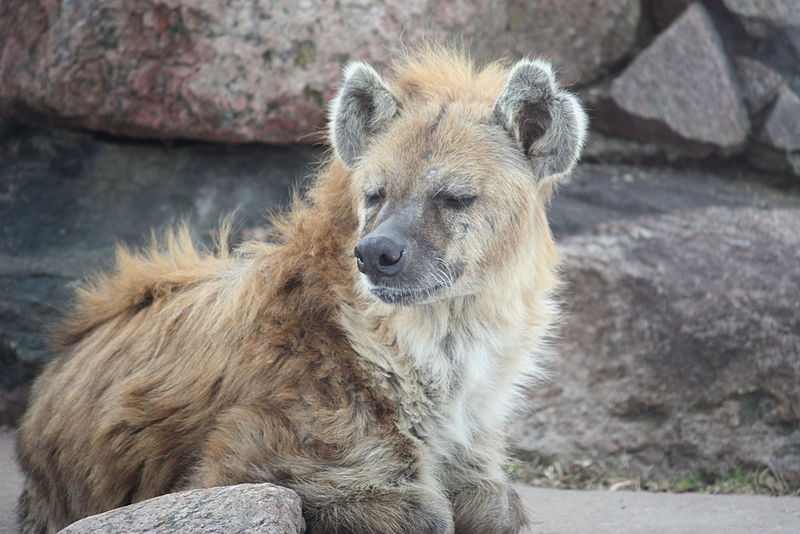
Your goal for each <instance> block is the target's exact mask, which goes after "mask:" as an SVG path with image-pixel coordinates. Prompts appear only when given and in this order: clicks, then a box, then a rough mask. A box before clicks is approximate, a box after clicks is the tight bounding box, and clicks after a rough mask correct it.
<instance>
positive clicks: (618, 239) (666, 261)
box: [513, 207, 800, 486]
mask: <svg viewBox="0 0 800 534" xmlns="http://www.w3.org/2000/svg"><path fill="white" fill-rule="evenodd" d="M797 228H800V209H796V208H795V209H772V210H759V209H755V208H742V207H713V208H705V209H700V210H696V211H692V212H683V213H680V212H678V213H674V214H666V215H661V216H658V217H649V218H642V219H638V220H636V221H620V222H614V223H609V224H604V225H600V226H599V227H598V228H597V229H596V231H594V232H592V233H591V234H587V235H581V236H575V237H570V238H568V239H565V240H563V241H562V247H563V249H564V252H565V253H566V257H567V274H568V279H569V285H568V287H569V289H568V291H567V293H566V295H565V297H564V298H565V300H566V302H567V305H568V310H569V312H568V315H567V317H568V321H567V324H566V327H565V328H564V330H563V332H562V344H561V346H560V355H561V356H560V358H559V359H558V360H556V362H555V363H554V364H553V379H552V383H551V385H550V386H549V387H547V388H545V389H544V390H543V391H541V392H540V393H539V394H538V395H537V396H536V397H535V398H534V399H533V400H534V405H535V410H534V411H533V412H532V413H530V414H528V415H527V416H526V417H523V418H521V419H520V420H519V421H518V422H517V423H516V424H515V425H514V429H513V434H514V437H515V439H516V443H517V447H518V448H519V450H520V451H522V452H523V454H525V455H529V456H532V457H541V456H544V457H547V458H555V459H559V460H570V459H574V458H580V457H586V458H594V459H599V460H601V461H606V462H608V463H610V464H612V465H616V466H619V467H623V468H628V467H629V468H631V469H632V470H634V471H638V472H641V473H645V474H651V475H656V476H664V475H668V474H672V475H673V476H674V474H675V473H680V472H688V471H694V472H697V471H700V472H703V471H706V472H709V471H716V472H720V471H726V470H729V469H733V468H735V467H744V466H756V465H769V466H772V467H773V468H774V469H776V470H777V471H778V472H780V473H781V474H782V475H783V476H784V477H786V478H787V480H789V481H790V483H791V484H793V485H795V486H796V485H797V484H800V447H798V443H800V358H798V354H800V330H798V327H797V326H798V324H800V235H798V233H797Z"/></svg>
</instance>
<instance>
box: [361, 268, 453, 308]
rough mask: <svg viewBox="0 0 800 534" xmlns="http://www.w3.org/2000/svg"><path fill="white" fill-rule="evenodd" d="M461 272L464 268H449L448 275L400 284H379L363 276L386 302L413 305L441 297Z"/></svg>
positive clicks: (375, 292) (372, 291)
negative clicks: (412, 283)
mask: <svg viewBox="0 0 800 534" xmlns="http://www.w3.org/2000/svg"><path fill="white" fill-rule="evenodd" d="M461 272H462V269H460V268H456V269H447V274H446V275H444V274H442V276H437V277H436V278H435V279H433V280H431V279H429V280H424V281H422V282H421V283H417V284H414V285H411V284H407V283H406V284H402V285H399V286H393V285H378V284H376V283H374V282H372V281H371V280H370V278H369V276H367V275H363V276H362V278H363V280H364V282H365V285H366V287H367V289H369V292H370V293H372V294H373V295H374V296H376V297H377V298H378V299H379V300H380V301H381V302H383V303H384V304H394V305H399V306H413V305H415V304H422V303H425V302H430V301H432V300H436V299H438V298H441V297H442V293H443V292H445V291H446V290H447V289H449V288H451V287H452V286H453V284H455V283H456V280H458V279H459V277H460V276H461ZM425 282H429V283H425Z"/></svg>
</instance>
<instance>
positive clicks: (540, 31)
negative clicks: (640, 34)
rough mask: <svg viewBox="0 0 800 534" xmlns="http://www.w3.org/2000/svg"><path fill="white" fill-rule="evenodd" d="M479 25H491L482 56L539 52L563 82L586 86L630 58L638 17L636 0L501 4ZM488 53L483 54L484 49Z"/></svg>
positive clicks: (549, 0)
mask: <svg viewBox="0 0 800 534" xmlns="http://www.w3.org/2000/svg"><path fill="white" fill-rule="evenodd" d="M501 4H505V6H499V9H497V10H496V11H492V13H491V15H490V16H489V17H487V18H486V19H485V20H484V21H483V22H482V23H483V24H484V25H486V26H488V27H489V28H491V32H492V34H493V35H492V36H491V37H488V38H487V39H486V43H487V46H485V47H484V50H485V52H484V53H483V54H482V55H483V56H488V57H497V56H499V55H502V54H506V53H507V51H513V55H514V56H515V57H519V56H526V55H527V56H544V57H547V58H550V59H551V60H552V61H553V62H554V64H555V65H556V66H557V68H558V77H559V80H561V82H562V83H565V84H568V85H571V84H578V85H586V84H587V83H588V82H591V81H592V80H593V79H595V78H597V77H598V76H600V75H602V74H605V73H606V72H607V71H608V69H609V68H610V67H611V66H613V65H615V64H617V63H618V62H619V61H621V60H624V59H625V58H627V57H628V56H630V55H631V54H632V53H633V51H634V49H635V46H636V32H637V29H638V27H639V22H640V19H641V11H642V9H641V2H640V0H567V1H564V0H539V1H537V2H525V1H519V0H511V1H508V2H501ZM487 52H488V53H487Z"/></svg>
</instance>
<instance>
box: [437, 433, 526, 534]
mask: <svg viewBox="0 0 800 534" xmlns="http://www.w3.org/2000/svg"><path fill="white" fill-rule="evenodd" d="M482 436H483V439H482V442H481V443H480V444H479V445H478V444H473V447H472V448H471V449H470V450H466V449H462V450H460V451H459V452H458V453H457V454H456V455H455V456H453V457H451V458H450V460H449V461H448V462H447V463H446V464H445V467H444V469H443V472H444V473H445V479H444V483H445V485H446V487H447V491H448V494H449V496H450V501H451V503H452V506H453V519H454V521H455V532H456V534H515V533H518V532H522V530H523V529H524V528H525V526H526V525H527V524H528V520H527V517H526V514H525V510H524V508H523V507H522V503H521V502H520V499H519V496H518V495H517V492H516V491H514V489H513V488H512V487H511V485H510V484H509V482H508V477H507V476H506V474H505V473H504V471H503V468H502V466H503V464H504V463H505V462H506V456H505V454H504V452H503V451H504V450H505V440H504V438H503V435H502V433H499V432H497V433H491V432H488V431H487V432H485V433H484V434H482Z"/></svg>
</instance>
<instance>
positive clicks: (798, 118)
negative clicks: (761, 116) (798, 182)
mask: <svg viewBox="0 0 800 534" xmlns="http://www.w3.org/2000/svg"><path fill="white" fill-rule="evenodd" d="M759 140H760V141H762V142H763V143H765V144H767V145H769V146H771V147H773V148H776V149H778V150H784V151H787V152H792V151H796V150H800V98H798V96H797V95H796V94H795V93H794V92H793V91H792V90H791V89H789V88H788V87H785V86H784V87H782V88H781V89H780V90H779V92H778V98H777V100H776V101H775V106H774V107H773V108H772V110H771V111H770V112H769V115H768V116H767V119H766V121H765V122H764V128H763V129H762V130H761V135H760V136H759Z"/></svg>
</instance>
